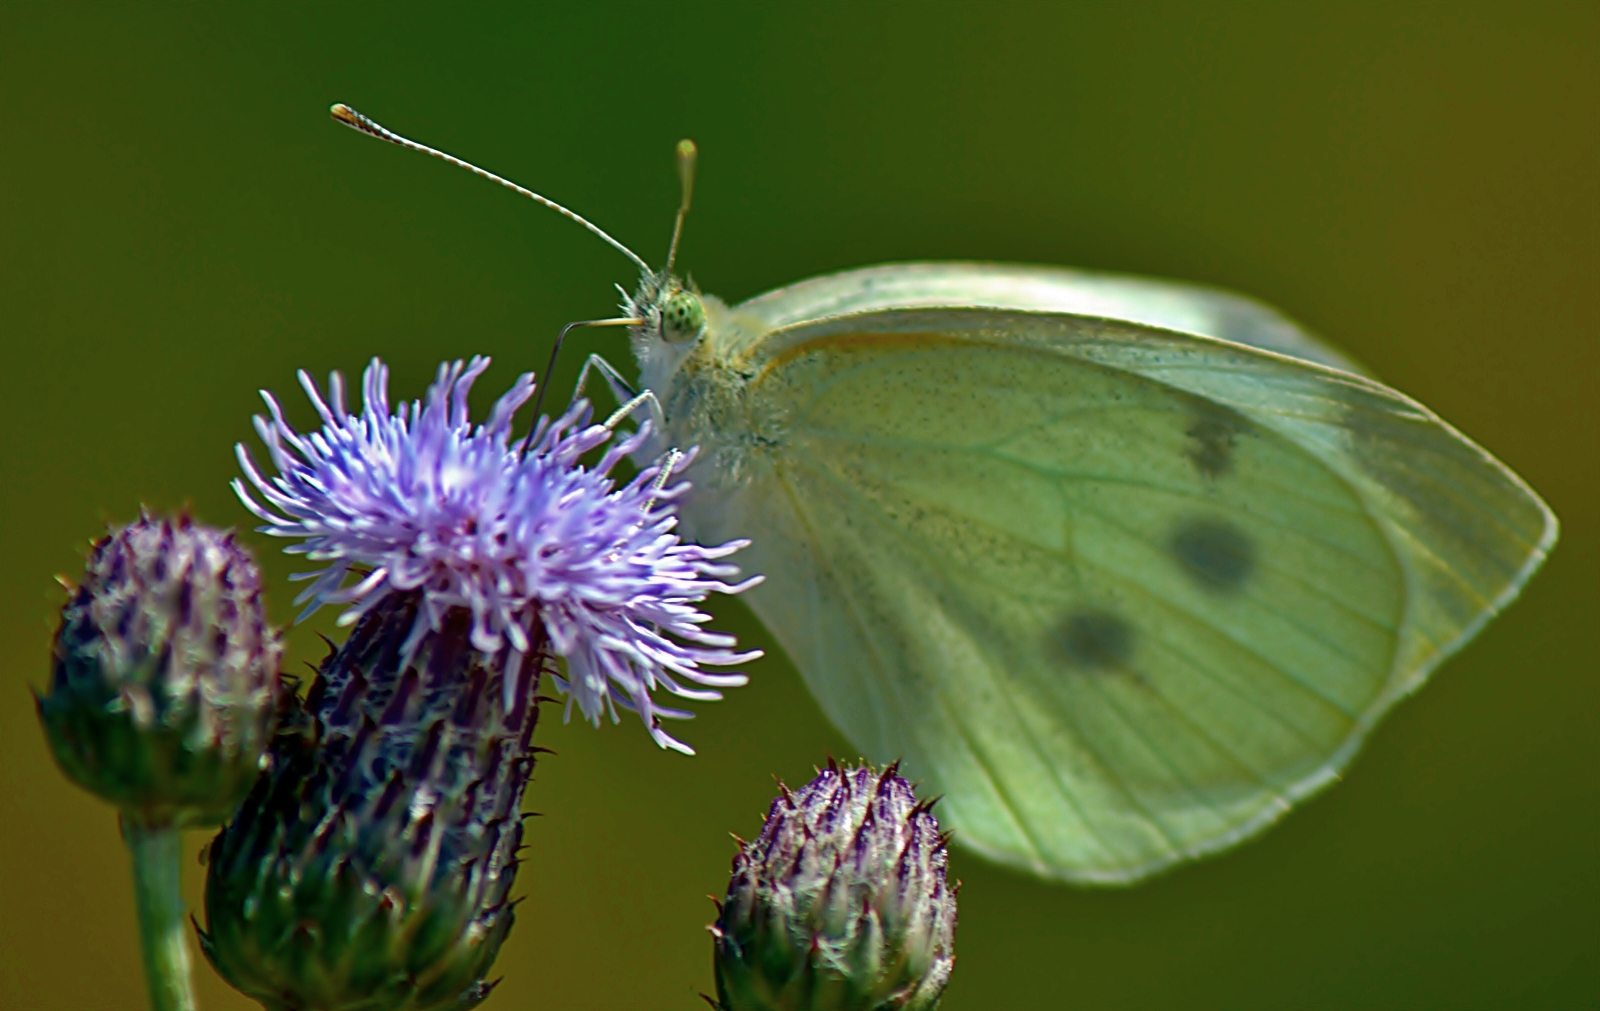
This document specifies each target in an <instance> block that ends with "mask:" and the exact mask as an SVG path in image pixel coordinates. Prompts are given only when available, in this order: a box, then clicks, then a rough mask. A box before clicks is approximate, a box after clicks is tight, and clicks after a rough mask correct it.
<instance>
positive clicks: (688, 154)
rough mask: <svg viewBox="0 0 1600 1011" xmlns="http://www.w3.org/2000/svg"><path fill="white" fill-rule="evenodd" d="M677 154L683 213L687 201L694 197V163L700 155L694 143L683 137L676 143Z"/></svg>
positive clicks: (687, 203)
mask: <svg viewBox="0 0 1600 1011" xmlns="http://www.w3.org/2000/svg"><path fill="white" fill-rule="evenodd" d="M676 151H677V154H678V182H679V183H680V184H682V188H683V202H682V205H681V206H682V211H680V212H679V213H683V212H686V211H688V210H689V200H690V198H691V197H693V196H694V163H695V159H696V158H697V157H698V156H699V154H700V149H699V148H697V147H695V146H694V141H692V140H690V139H689V138H687V137H685V138H684V139H682V140H680V141H678V146H677V148H676Z"/></svg>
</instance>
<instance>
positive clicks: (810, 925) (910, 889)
mask: <svg viewBox="0 0 1600 1011" xmlns="http://www.w3.org/2000/svg"><path fill="white" fill-rule="evenodd" d="M931 806H932V805H931V804H929V803H919V802H918V800H917V797H916V794H915V792H914V791H913V790H912V787H911V784H910V783H908V782H906V781H905V780H904V779H902V778H900V776H899V775H898V774H897V772H896V767H895V766H890V767H889V768H887V769H884V770H882V771H881V772H880V771H879V770H877V769H874V768H872V767H871V766H862V767H860V768H848V767H845V768H841V767H839V766H838V765H836V764H834V763H833V762H831V761H830V762H829V763H828V767H827V768H826V769H824V770H822V771H821V772H819V773H818V774H817V778H815V779H813V780H812V781H811V782H810V783H809V784H807V785H806V786H805V787H803V788H802V789H800V790H796V791H794V792H792V793H791V792H790V791H789V790H788V789H787V788H785V789H784V790H783V792H782V794H781V795H780V796H779V797H778V798H777V799H775V800H774V801H773V802H772V807H771V809H770V810H769V811H768V813H767V817H766V823H765V824H764V825H763V826H762V829H761V834H760V835H759V836H758V837H757V838H756V840H755V841H754V842H752V843H747V844H745V845H744V847H743V849H742V850H741V851H740V853H739V855H738V856H736V857H735V858H734V861H733V878H732V880H731V881H729V882H728V895H727V898H726V900H725V901H724V902H723V903H722V905H721V910H720V915H719V916H718V917H717V922H716V923H715V924H713V925H712V927H711V933H712V936H713V938H715V955H714V961H715V969H716V979H717V997H718V1001H719V1007H721V1008H722V1009H723V1011H835V1009H837V1011H878V1009H882V1011H890V1009H894V1011H924V1009H928V1008H932V1007H935V1006H937V1004H938V1003H939V996H940V994H942V993H943V992H944V988H945V984H946V983H947V982H948V981H949V979H950V969H951V966H952V965H953V964H954V961H955V956H954V954H953V944H954V940H955V925H956V897H955V888H953V887H951V886H949V885H947V884H946V881H945V868H946V862H947V859H948V857H947V853H946V849H945V842H946V840H945V837H943V836H941V835H940V834H939V826H938V822H937V821H936V820H935V819H934V816H933V813H932V811H931V810H929V809H930V808H931Z"/></svg>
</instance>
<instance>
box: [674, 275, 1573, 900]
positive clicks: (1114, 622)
mask: <svg viewBox="0 0 1600 1011" xmlns="http://www.w3.org/2000/svg"><path fill="white" fill-rule="evenodd" d="M758 301H759V300H758ZM748 365H749V369H748V374H749V375H750V377H751V378H750V379H749V383H748V387H747V388H746V391H745V408H746V410H747V412H748V414H749V418H750V421H749V426H748V427H749V429H750V431H752V432H755V433H757V434H758V435H759V438H758V439H757V440H756V443H755V444H753V445H752V446H751V447H750V448H749V450H748V452H745V453H744V454H743V456H744V460H743V462H742V463H741V467H742V468H743V472H742V474H741V478H740V480H739V481H737V482H731V483H726V484H725V485H724V486H723V488H724V490H723V491H721V492H720V493H708V494H705V495H703V496H697V497H696V498H693V499H691V500H690V502H688V503H687V504H686V506H685V510H686V520H687V521H688V522H689V523H690V525H691V526H693V527H695V528H697V529H699V530H700V531H702V532H703V533H704V534H711V535H713V536H716V535H726V536H733V535H737V536H747V537H751V538H753V540H754V542H755V543H754V545H753V546H752V548H750V549H749V556H748V557H746V558H745V559H744V564H745V565H746V566H747V567H748V568H749V569H751V570H754V571H762V572H764V573H766V575H767V583H766V585H765V586H763V587H760V588H758V589H757V590H756V591H754V592H753V594H752V596H751V598H750V600H751V604H752V606H753V607H754V609H755V610H756V611H757V613H758V614H759V615H760V616H761V618H762V619H763V620H764V621H765V622H766V623H767V624H768V626H769V627H770V628H771V629H772V630H773V632H774V634H775V635H776V636H777V637H778V639H779V640H780V642H781V643H782V644H783V645H784V647H785V649H786V650H787V651H788V652H789V654H790V655H791V657H792V658H793V659H794V660H795V662H796V663H797V665H798V666H799V667H800V668H801V670H802V672H803V674H804V675H805V677H806V680H807V682H808V684H809V685H810V686H811V688H812V690H813V692H814V693H815V694H816V695H817V697H818V698H819V700H820V701H821V704H822V706H823V708H824V710H825V711H826V712H827V714H828V715H829V716H830V718H832V719H833V720H835V721H836V722H837V723H838V725H839V726H840V727H841V729H843V730H844V731H845V733H846V734H847V736H849V737H850V738H851V740H852V741H853V742H854V743H856V744H857V745H858V746H860V747H861V748H862V749H863V750H864V751H865V752H867V753H868V754H869V755H870V756H871V757H873V758H876V759H879V760H889V759H894V758H903V759H905V761H906V763H907V767H908V768H909V769H911V770H912V771H913V772H914V773H915V774H918V775H921V776H924V777H926V778H927V780H928V789H929V790H931V791H934V792H943V793H944V794H945V795H946V800H945V807H944V817H945V818H946V819H947V820H948V821H949V822H950V823H951V824H952V825H953V827H955V829H956V831H957V833H958V838H960V839H961V840H962V841H963V842H965V843H966V844H968V845H970V846H972V847H974V848H976V849H978V850H980V851H983V852H986V853H988V854H990V855H991V856H994V857H996V858H998V859H1001V860H1004V861H1006V862H1009V863H1012V864H1015V865H1020V866H1024V867H1028V868H1031V869H1033V870H1035V871H1037V872H1039V873H1042V874H1046V875H1050V876H1055V877H1062V878H1069V879H1077V880H1089V881H1123V880H1132V879H1134V878H1137V877H1139V876H1141V875H1142V874H1145V873H1148V872H1150V871H1152V870H1155V869H1158V868H1160V867H1162V866H1165V865H1167V864H1170V863H1172V862H1174V861H1176V860H1179V859H1182V858H1184V857H1189V856H1194V855H1198V854H1200V853H1203V852H1206V851H1208V850H1213V849H1217V848H1220V847H1223V846H1226V845H1229V844H1230V843H1232V842H1234V841H1236V840H1238V839H1240V838H1242V837H1244V836H1246V835H1248V834H1250V833H1251V832H1253V831H1255V830H1258V829H1259V828H1260V827H1263V826H1264V825H1266V824H1267V823H1269V822H1270V821H1271V820H1273V819H1274V818H1276V817H1277V816H1278V815H1279V814H1281V813H1282V812H1283V811H1284V810H1286V809H1287V808H1288V806H1289V805H1290V804H1292V803H1293V802H1294V801H1295V800H1297V799H1298V798H1299V797H1301V796H1303V795H1305V794H1306V793H1308V792H1310V791H1311V790H1314V789H1316V788H1317V787H1318V786H1320V785H1322V784H1323V783H1325V782H1326V781H1328V780H1329V779H1330V778H1331V777H1332V776H1333V775H1334V774H1335V773H1336V772H1337V770H1338V769H1339V768H1340V767H1341V766H1342V765H1343V764H1344V763H1345V762H1346V761H1347V760H1348V758H1349V756H1350V755H1351V754H1352V753H1353V751H1354V749H1355V748H1356V747H1357V746H1358V745H1359V741H1360V739H1361V736H1362V735H1363V734H1364V732H1365V731H1366V729H1367V728H1368V727H1369V726H1370V725H1371V723H1372V722H1373V721H1374V720H1376V719H1377V718H1378V716H1379V715H1381V713H1382V712H1383V711H1384V710H1385V709H1387V708H1388V706H1389V705H1391V704H1392V702H1393V701H1394V700H1395V699H1396V698H1398V697H1399V696H1400V695H1401V694H1403V693H1404V692H1405V691H1406V690H1409V689H1410V688H1411V687H1414V686H1415V685H1416V684H1417V683H1420V680H1421V679H1422V678H1423V677H1425V676H1426V673H1427V671H1428V669H1430V668H1431V666H1432V665H1433V664H1434V663H1436V662H1437V660H1438V658H1439V657H1441V656H1443V655H1444V653H1445V652H1447V651H1448V649H1449V648H1451V647H1452V645H1453V644H1454V643H1455V642H1456V641H1459V640H1460V639H1461V638H1462V637H1463V636H1464V635H1465V634H1467V633H1469V632H1470V630H1471V628H1472V627H1473V626H1474V624H1475V623H1477V622H1479V621H1481V620H1482V616H1483V615H1485V614H1487V613H1489V612H1490V611H1492V609H1493V607H1495V606H1497V605H1498V603H1500V602H1503V600H1504V599H1505V598H1506V597H1507V596H1508V595H1509V594H1510V593H1512V592H1514V588H1515V587H1516V586H1517V585H1519V584H1520V581H1521V579H1523V578H1525V576H1526V573H1527V572H1528V571H1531V565H1532V564H1533V562H1532V559H1533V558H1534V557H1535V556H1536V555H1537V554H1538V553H1539V552H1541V551H1542V550H1543V547H1544V546H1547V545H1546V544H1545V541H1547V540H1548V537H1549V536H1550V534H1549V530H1548V525H1547V522H1546V518H1547V515H1548V514H1547V512H1546V511H1544V510H1543V507H1542V504H1540V503H1538V501H1537V499H1536V498H1533V497H1532V496H1531V493H1528V492H1527V491H1526V489H1525V488H1523V487H1522V486H1521V485H1520V483H1519V482H1516V480H1515V478H1514V477H1512V476H1510V475H1509V472H1506V471H1505V470H1504V468H1501V467H1499V465H1498V464H1495V463H1494V462H1493V461H1492V460H1490V459H1489V458H1488V457H1487V456H1486V455H1484V454H1482V452H1481V451H1480V450H1477V448H1476V447H1474V446H1472V445H1471V444H1470V443H1468V442H1466V440H1464V439H1463V438H1461V437H1460V436H1459V435H1457V434H1456V433H1454V432H1453V431H1451V430H1450V429H1448V427H1447V426H1444V425H1443V424H1442V423H1441V422H1438V421H1437V419H1435V418H1432V416H1431V415H1428V414H1427V413H1426V412H1425V411H1421V409H1420V408H1416V406H1415V405H1414V404H1411V403H1410V402H1409V401H1406V400H1404V398H1401V397H1399V395H1397V394H1393V393H1392V391H1387V390H1386V389H1384V388H1383V387H1381V386H1378V385H1377V384H1375V383H1371V382H1369V381H1366V380H1363V379H1359V378H1356V377H1354V376H1352V375H1349V374H1346V373H1340V372H1335V371H1333V370H1330V369H1323V368H1317V367H1314V366H1306V365H1304V364H1302V363H1300V362H1295V361H1293V360H1291V359H1287V358H1283V357H1281V356H1277V355H1265V354H1260V353H1258V352H1255V351H1251V350H1249V349H1245V348H1239V347H1237V346H1235V345H1230V344H1224V343H1221V342H1217V341H1211V340H1206V339H1205V338H1198V337H1192V336H1189V335H1184V334H1177V333H1173V332H1170V331H1163V330H1157V329H1154V328H1152V327H1148V326H1142V325H1139V324H1134V323H1127V322H1113V321H1108V320H1103V319H1094V318H1089V317H1082V316H1072V315H1061V314H1058V315H1049V314H1039V313H1007V312H1001V311H995V310H964V311H963V310H928V311H913V310H906V309H900V310H894V311H887V312H879V313H865V314H860V315H855V316H848V317H841V318H834V319H829V320H823V321H818V322H810V323H801V324H797V325H794V326H790V327H786V328H782V329H780V330H777V331H774V332H770V333H768V334H766V335H764V336H763V337H762V338H761V339H760V341H759V342H758V343H757V345H756V346H755V349H754V351H753V353H752V354H751V355H750V356H749V359H748ZM1413 458H1415V459H1416V460H1417V461H1418V463H1417V466H1415V467H1413V466H1412V464H1411V461H1412V460H1413ZM1441 496H1444V497H1447V498H1449V501H1450V503H1451V505H1450V506H1449V507H1448V508H1446V509H1444V510H1442V511H1441V510H1440V509H1439V508H1438V507H1437V500H1438V499H1440V497H1441ZM1480 513H1482V514H1483V515H1480ZM1463 574H1465V575H1463ZM1463 580H1465V582H1463ZM1468 584H1470V592H1469V590H1467V589H1463V587H1464V586H1467V585H1468ZM1469 598H1470V599H1469Z"/></svg>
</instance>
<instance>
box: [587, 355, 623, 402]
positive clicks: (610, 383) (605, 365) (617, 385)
mask: <svg viewBox="0 0 1600 1011" xmlns="http://www.w3.org/2000/svg"><path fill="white" fill-rule="evenodd" d="M590 369H594V370H595V371H596V372H598V373H600V378H602V379H604V380H605V381H606V387H607V388H608V389H610V390H611V395H612V396H614V397H616V398H617V402H618V403H626V402H627V401H630V400H632V399H633V398H634V397H636V396H638V395H639V392H638V391H637V390H635V389H634V388H633V384H632V383H630V382H628V381H627V380H626V379H624V378H622V373H620V372H618V371H617V367H616V366H615V365H612V364H611V363H610V362H608V361H606V360H605V359H604V358H601V357H600V356H599V355H590V356H589V357H588V359H587V360H586V361H584V363H583V369H582V370H581V371H579V372H578V384H577V385H576V386H575V387H573V389H572V399H573V400H577V399H578V398H579V397H581V396H583V387H584V384H585V383H587V382H588V381H589V370H590Z"/></svg>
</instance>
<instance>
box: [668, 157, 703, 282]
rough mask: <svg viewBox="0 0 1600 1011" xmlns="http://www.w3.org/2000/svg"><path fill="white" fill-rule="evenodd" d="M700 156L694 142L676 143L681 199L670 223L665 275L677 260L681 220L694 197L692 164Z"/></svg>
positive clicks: (681, 234) (681, 233)
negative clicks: (675, 215) (675, 216)
mask: <svg viewBox="0 0 1600 1011" xmlns="http://www.w3.org/2000/svg"><path fill="white" fill-rule="evenodd" d="M699 155H700V149H699V148H697V147H695V146H694V141H692V140H690V139H688V138H687V137H685V138H684V139H683V140H680V141H678V184H679V186H680V187H681V192H682V194H683V199H681V200H680V201H678V218H677V220H676V221H674V222H673V223H672V247H671V248H670V249H668V250H667V273H668V274H671V273H672V264H673V262H674V261H676V260H677V259H678V239H679V238H681V237H682V236H683V219H684V217H685V216H687V215H688V213H689V201H690V200H691V199H692V198H693V197H694V163H695V159H696V158H698V157H699Z"/></svg>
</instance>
